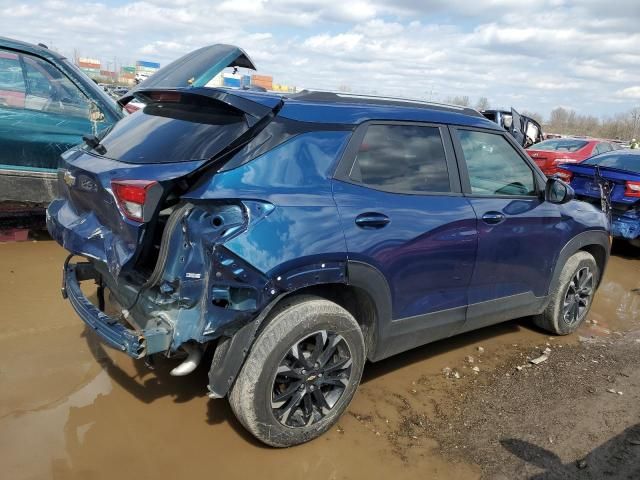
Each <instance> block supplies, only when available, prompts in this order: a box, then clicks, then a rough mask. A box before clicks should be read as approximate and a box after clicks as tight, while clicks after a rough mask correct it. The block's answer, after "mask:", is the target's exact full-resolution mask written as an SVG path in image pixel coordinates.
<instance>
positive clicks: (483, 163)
mask: <svg viewBox="0 0 640 480" xmlns="http://www.w3.org/2000/svg"><path fill="white" fill-rule="evenodd" d="M451 130H452V137H453V139H454V142H455V145H456V149H457V153H458V157H459V160H460V166H461V179H462V185H463V190H464V191H465V193H466V194H467V199H468V200H469V202H471V205H472V207H473V209H474V211H475V213H476V215H477V218H478V254H477V257H476V267H475V269H474V272H473V276H472V278H471V284H470V287H469V309H468V314H467V315H468V323H467V325H466V326H465V330H466V329H472V328H477V327H481V326H483V325H488V324H491V323H497V322H500V321H502V320H506V319H509V318H514V317H518V316H524V315H529V314H531V313H533V311H535V310H536V309H537V308H539V305H541V302H543V301H544V297H545V295H546V294H547V289H548V286H549V282H550V280H551V275H552V272H553V267H554V262H555V259H556V258H557V257H558V254H559V252H560V249H561V248H562V246H563V245H564V243H565V241H566V239H565V237H566V232H567V228H565V225H563V221H562V217H561V213H560V206H558V205H555V204H552V203H549V202H546V201H545V200H544V196H543V194H542V192H541V190H542V185H543V179H542V176H541V174H540V173H539V172H537V171H536V170H535V169H534V168H533V167H532V165H531V164H530V162H529V161H528V160H527V159H526V154H525V153H524V152H522V151H521V150H520V149H518V148H517V147H516V146H515V145H514V144H513V142H512V141H510V140H509V139H508V138H507V137H506V135H505V134H503V133H499V132H493V131H482V130H474V129H466V128H452V129H451ZM465 170H466V172H465Z"/></svg>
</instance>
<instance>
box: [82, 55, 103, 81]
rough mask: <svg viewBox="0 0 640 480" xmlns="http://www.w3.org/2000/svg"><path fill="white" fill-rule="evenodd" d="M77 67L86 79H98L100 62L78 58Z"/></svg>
mask: <svg viewBox="0 0 640 480" xmlns="http://www.w3.org/2000/svg"><path fill="white" fill-rule="evenodd" d="M78 67H79V68H80V70H82V71H83V72H84V73H85V74H86V75H87V77H89V78H92V79H94V80H98V79H99V78H100V70H101V64H100V60H98V59H96V58H88V57H80V58H78Z"/></svg>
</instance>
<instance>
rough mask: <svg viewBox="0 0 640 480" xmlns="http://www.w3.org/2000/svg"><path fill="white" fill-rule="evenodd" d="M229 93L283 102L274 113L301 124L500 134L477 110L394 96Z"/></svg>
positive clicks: (257, 99)
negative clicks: (378, 124) (419, 126)
mask: <svg viewBox="0 0 640 480" xmlns="http://www.w3.org/2000/svg"><path fill="white" fill-rule="evenodd" d="M225 90H226V91H227V92H229V93H233V94H234V95H238V96H242V97H245V98H247V99H251V100H254V101H258V102H260V99H261V98H262V99H265V100H266V99H270V100H273V98H274V97H276V98H280V99H282V100H283V106H282V108H281V110H280V113H279V114H278V115H279V116H281V117H286V118H290V119H292V120H298V121H303V122H313V123H332V124H354V125H355V124H360V123H363V122H366V121H371V120H380V121H412V122H425V123H446V124H452V125H460V126H474V127H482V128H487V129H491V130H496V131H503V129H502V128H500V127H499V126H498V125H497V124H496V123H494V122H492V121H490V120H487V119H486V118H485V117H484V116H483V115H482V114H480V113H479V112H478V111H476V110H474V109H472V108H468V107H459V106H457V105H446V104H441V103H433V102H425V101H421V100H412V99H406V98H398V97H383V96H374V95H357V94H352V93H342V92H328V91H310V90H303V91H301V92H299V93H294V94H284V95H283V94H277V93H273V92H254V91H247V90H232V89H225Z"/></svg>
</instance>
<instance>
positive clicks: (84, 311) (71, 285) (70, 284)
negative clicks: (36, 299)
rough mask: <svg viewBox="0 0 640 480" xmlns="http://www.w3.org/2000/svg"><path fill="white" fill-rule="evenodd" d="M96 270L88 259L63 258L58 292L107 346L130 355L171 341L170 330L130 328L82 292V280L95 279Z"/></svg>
mask: <svg viewBox="0 0 640 480" xmlns="http://www.w3.org/2000/svg"><path fill="white" fill-rule="evenodd" d="M98 277H99V274H98V273H97V272H96V270H95V269H94V268H93V265H91V263H87V262H83V263H69V262H68V259H67V262H65V266H64V269H63V275H62V296H63V297H64V298H68V299H69V301H70V302H71V305H72V306H73V309H74V310H75V311H76V313H77V314H78V315H79V316H80V318H81V319H82V320H83V321H84V323H86V324H87V325H88V326H89V327H90V328H91V329H92V330H94V331H95V332H96V333H97V334H98V336H99V337H100V338H101V340H102V341H104V342H105V343H106V344H107V345H109V346H110V347H113V348H115V349H117V350H120V351H122V352H125V353H126V354H127V355H129V356H131V357H133V358H141V357H144V356H146V355H150V354H152V353H157V352H163V351H166V350H168V349H169V345H170V344H171V332H170V331H169V330H168V329H166V328H164V327H158V328H152V329H145V330H132V329H129V328H127V327H126V326H125V325H124V324H123V323H122V322H121V321H120V320H119V319H116V318H112V317H110V316H109V315H107V314H106V313H104V312H103V311H101V310H100V309H99V308H98V307H96V306H95V305H94V304H93V303H91V302H90V301H89V299H88V298H87V297H86V296H85V295H84V293H83V292H82V290H81V289H80V282H81V281H82V280H89V279H97V278H98Z"/></svg>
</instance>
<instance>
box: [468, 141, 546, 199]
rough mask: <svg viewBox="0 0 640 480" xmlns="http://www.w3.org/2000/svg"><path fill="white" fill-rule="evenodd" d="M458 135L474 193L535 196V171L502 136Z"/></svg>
mask: <svg viewBox="0 0 640 480" xmlns="http://www.w3.org/2000/svg"><path fill="white" fill-rule="evenodd" d="M456 132H457V134H458V138H459V140H460V145H461V147H462V153H463V155H464V159H465V162H466V164H467V171H468V172H469V182H470V184H471V193H475V194H479V195H526V196H528V195H535V193H536V188H535V181H534V177H533V170H531V168H530V167H529V166H528V165H527V163H526V162H525V160H524V159H523V158H522V157H521V156H520V155H519V154H518V152H517V151H516V150H515V149H514V148H513V146H512V145H511V144H510V143H509V142H508V141H507V140H506V139H505V138H504V137H503V136H502V135H499V134H493V133H485V132H475V131H469V130H456Z"/></svg>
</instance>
